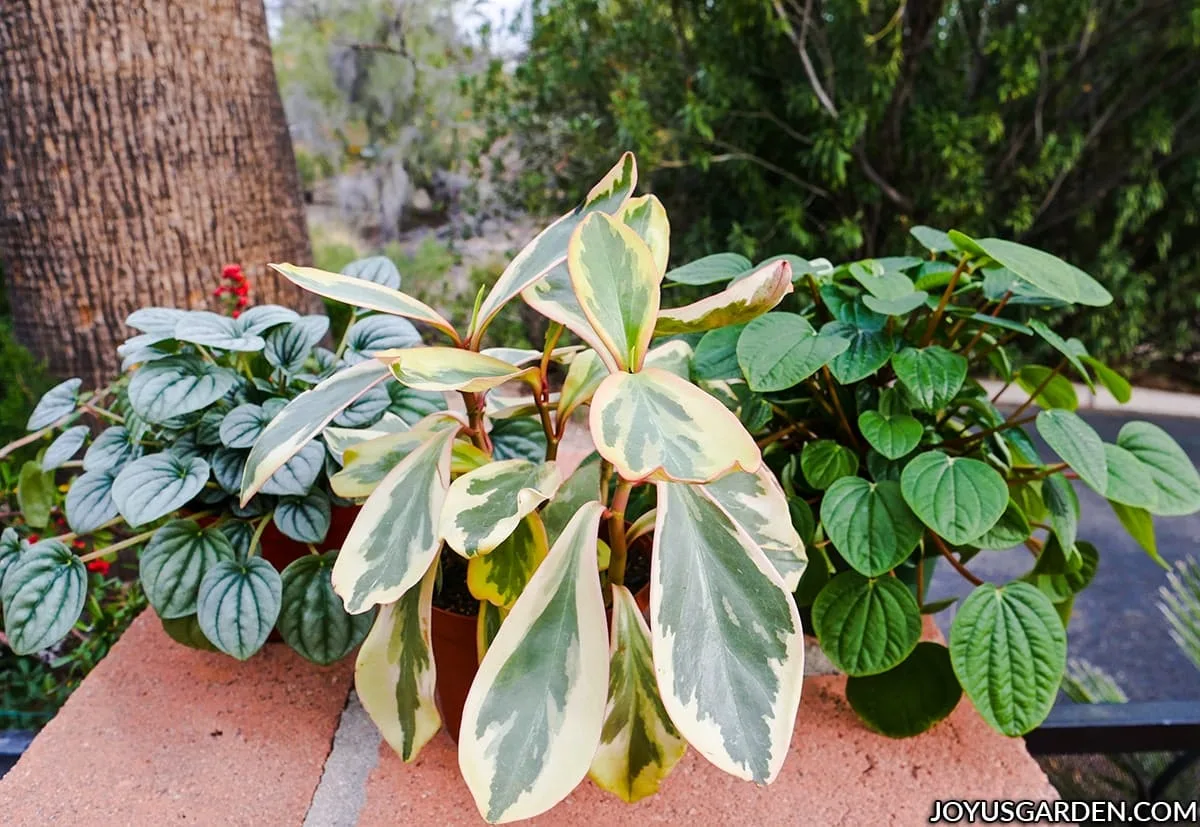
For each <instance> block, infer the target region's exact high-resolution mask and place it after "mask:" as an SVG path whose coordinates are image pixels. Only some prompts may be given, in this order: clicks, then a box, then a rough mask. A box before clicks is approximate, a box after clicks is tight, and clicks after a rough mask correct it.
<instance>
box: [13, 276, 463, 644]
mask: <svg viewBox="0 0 1200 827" xmlns="http://www.w3.org/2000/svg"><path fill="white" fill-rule="evenodd" d="M229 270H232V271H234V272H233V275H232V276H231V275H227V276H226V278H227V279H229V278H233V279H237V280H238V285H237V287H238V288H242V289H241V295H244V294H245V293H246V292H248V289H245V288H243V285H245V277H244V276H241V275H240V269H238V268H236V267H233V268H229ZM346 272H347V273H348V274H350V275H348V276H347V278H350V277H354V278H361V279H367V280H371V281H372V282H373V283H384V284H390V285H392V286H399V283H400V276H399V273H398V272H397V270H396V268H395V265H394V264H392V262H391V261H390V260H388V259H386V258H372V259H363V260H361V261H358V262H355V263H354V264H352V265H350V266H349V267H348V268H347V271H346ZM226 289H229V290H233V289H235V288H234V287H233V286H232V285H231V286H229V287H228V288H222V291H221V292H223V291H225V290H226ZM244 304H245V302H243V303H242V305H241V306H244ZM241 306H239V308H238V309H237V310H235V311H234V312H235V313H236V317H230V316H225V315H219V314H217V313H211V312H207V311H190V312H189V311H183V310H176V309H170V308H161V307H151V308H145V309H142V310H138V311H137V312H135V313H133V314H132V315H131V316H130V317H129V319H128V324H129V326H130V327H132V328H134V329H136V330H138V331H141V332H140V333H139V334H138V335H136V336H134V337H133V338H131V339H130V340H128V341H127V342H125V344H124V345H122V346H121V347H120V349H119V352H120V355H121V356H122V358H123V361H124V366H123V367H124V368H125V371H126V372H125V373H123V374H122V375H121V376H120V378H118V379H117V380H116V381H114V382H113V383H112V384H110V385H109V386H108V387H106V388H103V389H101V390H98V391H90V392H84V393H81V392H80V384H81V383H80V381H79V380H78V379H71V380H68V381H66V382H63V383H62V384H60V385H58V386H57V387H55V388H53V389H52V390H50V391H49V392H48V393H47V394H46V395H45V396H44V397H43V398H42V399H41V401H40V402H39V403H38V405H37V407H36V408H35V410H34V411H33V413H32V415H31V417H30V419H29V423H28V427H29V429H30V430H31V431H33V433H32V434H31V435H30V437H27V438H25V439H24V440H20V442H24V443H27V444H29V443H34V442H37V441H38V440H45V439H47V438H50V437H53V439H52V441H50V442H49V443H48V444H46V445H45V446H44V447H43V448H42V449H41V450H40V451H39V452H38V458H37V459H34V460H29V461H27V462H25V463H24V464H23V465H22V468H21V473H20V478H19V484H18V487H17V499H18V503H19V506H20V512H21V516H22V519H23V522H24V524H25V526H26V530H33V531H41V530H43V529H44V528H46V527H47V525H48V523H49V516H50V513H49V512H50V507H51V504H52V503H53V497H52V496H50V495H52V494H53V493H54V486H55V484H56V482H58V481H59V480H65V483H64V484H65V486H66V487H67V490H66V496H65V501H64V502H63V504H62V511H63V512H64V513H65V518H66V522H67V525H68V527H69V528H70V532H69V533H66V534H60V535H58V536H56V537H49V538H46V539H38V538H37V537H36V536H33V538H32V539H34V540H35V542H30V541H29V539H30V538H29V537H28V536H26V537H22V536H21V534H20V533H19V532H18V531H17V529H16V527H9V528H7V529H6V530H5V532H4V540H3V542H2V543H0V578H2V579H0V606H2V609H3V617H4V623H5V632H6V637H7V640H8V643H9V645H10V646H11V647H12V648H13V650H14V651H16V652H18V653H22V654H24V653H31V652H35V651H38V650H40V649H44V648H45V647H47V646H49V645H52V644H54V643H57V642H58V640H59V639H61V638H62V637H63V636H64V635H65V634H66V633H67V632H68V631H69V630H70V629H71V627H72V625H73V624H74V623H75V622H76V620H77V619H78V617H79V615H80V612H81V611H82V609H83V607H84V603H85V601H86V598H87V594H86V587H87V577H86V574H85V564H88V563H90V562H91V561H93V560H100V559H101V558H106V557H109V556H111V555H113V554H116V553H118V552H120V551H121V550H122V549H125V548H130V547H140V546H143V545H144V546H145V548H144V550H143V551H142V552H141V556H140V574H141V581H142V585H143V588H144V591H145V593H146V595H147V597H148V598H149V601H150V603H151V605H153V607H154V609H155V610H156V612H157V613H158V615H159V617H160V618H161V619H162V621H163V625H164V627H165V628H166V630H167V632H168V633H169V634H171V635H172V636H173V637H176V638H177V639H179V640H181V641H182V642H190V643H196V644H198V645H201V646H204V647H208V648H211V647H216V648H218V649H221V650H222V651H225V652H227V653H228V654H231V655H234V656H235V657H238V658H247V657H249V656H250V655H251V654H253V653H254V652H255V651H257V650H258V649H259V647H261V646H262V644H263V642H264V641H265V640H266V638H267V636H268V634H269V633H270V631H271V628H272V627H273V626H275V625H276V621H277V620H278V628H279V632H280V634H281V635H282V636H283V638H284V639H285V640H287V642H288V643H290V644H292V645H293V646H294V647H295V648H296V649H297V650H299V651H300V652H301V654H304V655H305V656H306V657H308V658H310V659H312V660H315V661H317V662H320V663H328V662H331V661H333V660H336V659H338V658H340V657H342V656H344V655H346V654H347V653H348V652H349V651H351V650H352V649H353V648H354V647H355V646H357V645H358V643H359V642H360V641H361V640H362V638H363V637H364V636H365V634H366V632H367V628H368V626H369V623H368V622H365V621H366V620H369V619H364V622H360V621H359V619H354V618H351V617H350V616H349V615H346V613H345V612H344V611H343V610H342V608H341V606H340V604H339V602H338V601H337V600H336V597H335V595H334V594H333V591H332V588H331V587H330V586H329V585H328V581H329V568H330V566H331V565H332V561H331V560H327V561H326V564H325V565H323V566H314V565H313V564H312V562H311V561H305V560H301V561H297V562H296V563H295V564H294V565H293V566H288V567H287V568H285V569H284V570H283V572H282V576H281V573H280V572H278V571H276V570H275V569H274V568H273V567H271V566H263V565H261V564H260V563H261V561H258V562H256V563H254V565H255V566H256V569H255V570H256V573H257V574H258V575H259V578H258V579H257V580H256V581H255V586H256V588H257V589H258V593H259V594H261V596H262V597H263V601H262V605H261V606H260V607H259V608H260V609H261V611H260V614H259V616H258V619H257V620H256V622H255V623H254V624H252V625H242V626H239V625H237V624H236V623H233V622H231V620H230V618H231V615H230V614H229V605H228V604H227V603H225V602H222V599H223V597H224V596H226V595H227V594H228V591H227V590H228V586H229V585H230V584H231V583H234V582H235V581H232V580H231V579H229V578H228V576H225V577H224V579H223V577H222V575H223V574H224V575H228V572H229V570H233V569H236V567H238V566H240V565H242V564H243V562H245V560H246V558H247V557H248V556H250V555H253V554H254V553H255V551H256V547H257V546H258V545H259V543H260V540H261V538H262V537H263V535H264V532H266V531H267V529H269V528H272V527H273V528H274V530H275V531H276V532H277V533H278V535H281V536H282V537H284V538H288V539H289V540H291V541H292V542H293V543H294V544H299V548H300V549H301V551H303V549H304V544H322V543H323V542H324V541H325V539H326V534H327V533H328V532H329V530H330V526H331V521H332V520H333V518H334V515H335V514H336V512H337V511H338V509H339V508H341V509H345V508H347V507H349V506H351V505H352V503H351V502H350V501H349V500H346V499H343V498H341V497H338V496H337V495H336V494H334V493H333V492H332V490H331V488H330V484H329V476H330V474H331V473H336V472H337V471H338V470H339V469H338V466H337V464H336V460H337V458H338V456H339V454H338V450H339V444H340V443H339V442H338V437H339V436H341V437H343V439H344V440H347V441H348V440H349V439H350V437H351V435H353V436H354V437H357V438H361V437H362V436H363V435H380V434H383V433H390V432H393V431H398V430H406V429H407V428H408V423H409V422H416V421H418V420H419V419H420V418H421V417H422V416H424V415H425V414H426V413H428V412H429V411H431V410H435V409H438V408H440V407H442V405H443V400H442V398H441V397H440V396H439V395H434V394H424V393H421V392H419V391H413V390H409V389H407V388H403V387H401V386H396V387H395V388H393V389H391V392H390V393H389V391H388V390H387V389H379V390H378V391H376V392H375V393H372V394H364V395H363V396H361V397H360V398H359V399H358V400H356V403H355V404H354V405H352V406H349V407H347V408H346V409H344V410H342V411H341V412H340V413H339V415H338V417H337V419H336V420H335V421H334V422H333V423H332V425H333V427H331V428H329V429H328V431H327V436H326V443H314V444H312V445H309V446H307V447H306V449H305V450H304V451H301V452H298V453H297V454H296V455H295V456H293V457H291V458H290V459H289V461H288V462H287V463H286V464H284V465H282V466H281V467H280V468H279V469H278V470H277V472H276V473H275V474H274V475H273V476H272V478H271V479H270V480H269V481H267V483H266V484H264V485H263V486H262V491H261V493H260V494H259V495H258V496H256V497H254V498H253V499H252V500H249V501H247V502H245V503H241V504H239V502H238V497H237V493H238V489H239V486H240V483H241V476H242V468H243V466H244V465H245V462H246V458H247V456H248V455H249V453H250V447H251V445H253V443H254V441H255V440H256V439H257V438H258V435H259V433H260V432H261V431H262V430H263V428H264V427H265V426H266V425H267V424H268V423H269V422H271V421H272V420H273V419H274V418H275V417H276V416H277V415H278V414H279V413H280V412H281V411H282V410H283V409H284V408H285V406H286V405H287V404H288V402H289V401H291V400H292V399H294V398H296V397H298V396H299V395H301V394H302V393H303V392H304V391H305V390H307V389H309V388H312V387H314V386H316V385H317V384H319V383H320V382H322V381H323V380H324V379H326V378H327V377H329V376H332V375H334V374H335V373H337V372H338V371H339V370H341V369H343V368H344V367H345V366H347V365H354V364H357V363H359V362H361V361H363V360H365V359H366V358H367V357H366V356H365V353H366V352H369V351H373V350H376V349H383V348H401V347H408V346H412V345H416V344H420V341H421V339H420V334H419V333H418V332H417V329H416V328H415V327H414V326H413V325H412V323H411V322H409V321H408V320H406V319H401V318H396V317H394V316H387V315H379V314H375V315H367V314H360V315H358V316H356V317H355V319H354V320H353V322H352V324H351V325H350V326H349V327H348V328H347V330H346V332H345V335H344V336H343V337H342V338H341V342H340V344H339V345H338V347H337V349H336V351H335V350H329V349H326V348H325V347H323V346H322V342H323V340H325V339H326V337H327V334H328V332H329V327H330V322H329V319H328V318H326V317H325V316H320V315H311V316H301V315H299V314H297V313H295V312H294V311H292V310H289V309H287V308H285V307H277V306H272V305H266V306H259V307H250V308H248V309H245V310H242V309H240V307H241ZM85 418H90V419H91V420H92V421H98V422H101V423H104V424H105V425H106V427H105V428H104V429H103V430H100V431H99V432H98V433H94V432H93V430H92V428H91V427H89V425H88V424H84V420H85ZM327 446H328V447H327ZM10 447H11V446H10ZM8 452H9V449H8V448H6V449H4V453H5V454H6V453H8ZM0 455H3V454H0ZM78 457H82V458H81V459H78ZM47 492H48V493H47ZM113 532H121V533H122V535H123V536H122V537H121V538H120V539H119V540H117V541H116V542H110V543H108V544H107V545H105V544H103V543H100V542H99V539H100V538H101V537H108V536H110V535H112V533H113ZM83 537H91V538H93V540H94V541H95V542H94V545H95V546H96V547H95V548H94V549H92V550H91V551H88V552H87V553H86V554H83V555H77V554H76V553H75V550H76V549H79V548H86V546H85V544H84V543H83V542H82V540H81V539H79V538H83ZM285 562H286V561H285Z"/></svg>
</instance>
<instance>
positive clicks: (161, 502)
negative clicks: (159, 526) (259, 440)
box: [112, 452, 209, 528]
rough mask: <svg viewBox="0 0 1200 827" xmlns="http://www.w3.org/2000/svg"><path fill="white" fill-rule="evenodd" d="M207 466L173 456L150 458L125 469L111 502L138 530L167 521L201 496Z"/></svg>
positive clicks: (118, 480)
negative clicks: (175, 511)
mask: <svg viewBox="0 0 1200 827" xmlns="http://www.w3.org/2000/svg"><path fill="white" fill-rule="evenodd" d="M208 470H209V466H208V463H207V462H205V461H204V460H202V459H200V458H199V457H194V458H192V459H190V460H185V459H182V458H181V457H178V456H176V455H175V454H172V453H169V452H168V453H162V454H151V455H150V456H148V457H142V458H141V459H139V460H136V461H135V462H131V463H129V464H128V465H126V466H125V467H124V468H123V469H122V470H121V473H120V474H118V475H117V478H116V479H115V480H114V481H113V485H112V499H113V502H114V503H116V505H117V510H118V511H120V512H121V516H122V517H124V518H125V522H127V523H129V525H130V526H132V527H134V528H136V527H137V526H140V525H145V524H146V523H151V522H154V521H155V520H157V519H158V518H159V517H165V516H166V515H167V514H170V513H171V512H172V511H174V510H176V509H177V508H181V507H182V506H184V505H186V504H187V502H188V501H189V500H190V499H192V497H194V496H196V495H197V494H199V493H200V491H201V489H203V488H204V483H205V481H206V480H207V479H208Z"/></svg>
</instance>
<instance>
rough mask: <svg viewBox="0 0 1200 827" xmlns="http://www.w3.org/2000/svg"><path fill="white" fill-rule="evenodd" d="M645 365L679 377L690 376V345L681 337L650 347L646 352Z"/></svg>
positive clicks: (689, 377)
mask: <svg viewBox="0 0 1200 827" xmlns="http://www.w3.org/2000/svg"><path fill="white" fill-rule="evenodd" d="M645 366H646V367H648V368H658V369H659V370H665V371H666V372H667V373H673V374H675V375H676V376H678V377H679V378H680V379H685V380H686V379H691V377H692V370H691V368H692V346H691V345H689V344H688V343H687V342H686V341H684V340H683V339H672V340H671V341H669V342H663V343H662V344H661V345H658V346H656V347H652V348H650V352H649V353H647V354H646V365H645Z"/></svg>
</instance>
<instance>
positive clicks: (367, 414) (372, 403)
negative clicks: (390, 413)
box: [333, 385, 392, 428]
mask: <svg viewBox="0 0 1200 827" xmlns="http://www.w3.org/2000/svg"><path fill="white" fill-rule="evenodd" d="M391 404H392V397H391V395H390V394H389V393H388V390H387V388H386V387H384V386H382V385H376V386H375V387H373V388H371V389H370V390H368V391H367V392H366V393H363V394H362V395H360V396H359V397H358V398H356V399H355V400H354V401H353V402H351V403H350V405H349V406H347V407H346V408H344V409H343V410H342V411H341V412H340V413H338V415H337V416H335V417H334V418H333V424H334V425H336V426H337V427H339V428H365V427H366V426H368V425H373V424H375V423H376V422H378V421H379V418H380V417H381V416H383V413H384V411H386V410H387V409H388V408H389V407H390V406H391Z"/></svg>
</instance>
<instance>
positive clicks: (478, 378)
mask: <svg viewBox="0 0 1200 827" xmlns="http://www.w3.org/2000/svg"><path fill="white" fill-rule="evenodd" d="M375 358H376V359H378V360H380V361H382V362H385V363H387V364H389V365H390V366H391V369H392V373H394V374H395V375H396V378H397V379H399V380H400V382H401V383H402V384H404V385H407V386H408V387H410V388H415V389H416V390H419V391H466V392H467V393H479V392H480V391H486V390H491V389H492V388H495V387H498V386H500V385H503V384H504V383H505V382H510V381H512V380H513V379H521V378H526V377H532V376H535V375H536V374H537V368H536V367H533V368H519V367H517V366H516V365H510V364H508V362H502V361H500V360H499V359H494V358H492V357H491V356H484V355H483V354H482V353H474V352H472V351H469V350H462V349H461V348H454V347H409V348H402V349H398V350H384V351H380V352H379V353H376V354H375Z"/></svg>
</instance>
